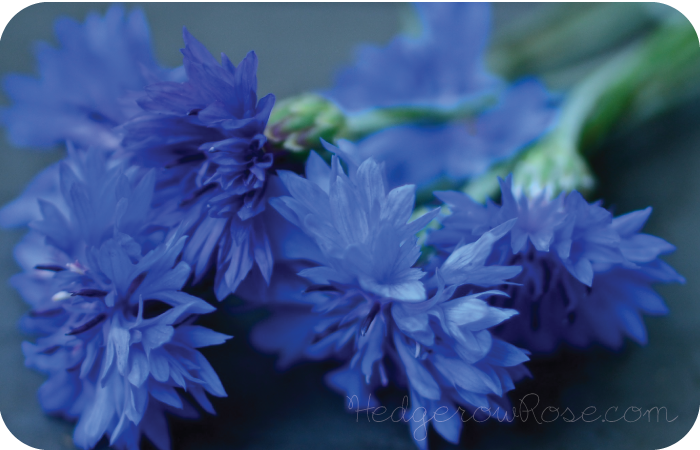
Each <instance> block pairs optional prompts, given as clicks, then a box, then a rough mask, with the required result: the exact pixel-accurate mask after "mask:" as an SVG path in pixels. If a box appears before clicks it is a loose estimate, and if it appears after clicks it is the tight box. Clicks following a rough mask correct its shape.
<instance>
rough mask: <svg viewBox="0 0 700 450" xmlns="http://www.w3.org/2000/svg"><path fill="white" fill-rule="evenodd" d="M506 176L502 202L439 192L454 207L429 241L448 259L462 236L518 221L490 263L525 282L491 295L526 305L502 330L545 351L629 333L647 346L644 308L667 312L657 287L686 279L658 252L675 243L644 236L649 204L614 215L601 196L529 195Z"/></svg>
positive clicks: (610, 342) (607, 342)
mask: <svg viewBox="0 0 700 450" xmlns="http://www.w3.org/2000/svg"><path fill="white" fill-rule="evenodd" d="M500 182H501V195H502V203H501V205H498V204H495V203H493V202H492V201H490V200H489V201H487V203H486V205H481V204H478V203H476V202H474V201H473V200H472V199H471V198H469V197H468V196H466V195H464V194H462V193H458V192H436V193H435V195H436V196H437V197H438V198H440V199H441V200H442V201H444V202H445V203H447V204H448V205H449V206H450V208H451V210H452V214H451V215H450V216H448V217H446V218H444V219H443V220H442V223H443V225H444V228H443V229H441V230H438V231H436V232H434V233H433V234H432V235H431V236H430V237H429V240H428V242H429V243H431V244H433V245H434V246H436V247H437V248H438V249H440V250H442V251H444V253H443V255H445V256H446V255H447V254H449V251H451V249H452V248H454V247H455V246H457V245H459V243H460V242H462V243H463V242H471V241H474V240H476V239H477V238H478V237H479V236H480V235H481V234H482V233H483V232H484V231H485V230H488V229H491V228H493V227H497V226H499V225H500V224H502V223H504V222H505V221H508V220H513V219H515V220H517V222H516V225H515V226H514V227H513V228H512V230H511V231H510V232H509V233H508V234H507V235H506V236H504V237H503V238H502V239H501V241H500V242H499V243H497V244H496V245H494V247H493V251H492V253H491V255H490V256H489V258H488V261H489V263H497V264H520V265H522V266H523V271H522V273H521V274H520V275H518V276H517V277H515V278H514V279H513V280H512V281H513V282H514V283H517V284H512V285H507V286H506V285H504V286H500V287H499V289H501V290H503V291H504V292H506V293H507V294H508V295H509V297H508V298H498V299H496V298H493V297H492V300H491V303H492V304H493V305H496V306H501V307H509V308H514V309H516V310H518V311H519V312H520V315H519V316H518V317H515V318H514V319H513V320H510V321H508V322H507V323H505V324H503V325H502V326H501V327H499V328H497V330H496V333H497V334H498V335H499V336H500V337H502V338H504V339H506V340H507V341H508V342H512V343H514V344H516V345H520V346H522V347H524V348H527V349H529V350H532V351H537V352H551V351H553V350H554V349H555V348H557V347H558V346H559V345H560V344H561V343H562V342H566V343H568V344H570V345H573V346H575V347H580V348H584V347H588V346H590V345H591V344H593V343H600V344H602V345H604V346H606V347H609V348H612V349H618V348H620V347H621V346H622V344H623V338H624V336H628V337H630V338H632V339H633V340H635V341H636V342H638V343H640V344H645V343H646V341H647V334H646V329H645V327H644V322H643V320H642V314H650V315H663V314H666V313H667V312H668V309H667V307H666V305H665V304H664V302H663V299H662V298H661V297H660V296H659V295H658V294H657V293H656V292H654V290H653V289H652V287H651V286H652V284H653V283H658V282H662V283H671V282H679V283H683V282H684V279H683V277H681V276H680V275H679V274H678V273H676V271H675V270H673V269H672V268H671V267H670V266H669V265H668V264H666V263H665V262H663V261H662V260H660V259H659V255H662V254H665V253H669V252H672V251H673V250H674V249H675V247H673V246H672V245H671V244H669V243H668V242H666V241H664V240H663V239H660V238H658V237H655V236H651V235H648V234H643V233H640V230H641V229H642V227H643V226H644V223H645V222H646V220H647V218H648V217H649V214H651V208H647V209H645V210H642V211H635V212H632V213H629V214H625V215H623V216H620V217H616V218H613V216H612V214H611V213H610V212H609V211H607V210H605V209H604V208H602V207H601V206H600V202H595V203H588V202H586V201H585V200H584V199H583V197H582V196H581V194H579V193H578V192H576V191H573V192H571V193H569V194H568V195H565V194H563V193H562V194H561V195H559V196H558V197H556V198H554V199H549V198H548V197H547V195H546V192H543V193H541V194H540V195H539V196H536V197H532V198H528V197H527V196H525V195H524V194H514V192H513V189H512V186H511V177H510V176H509V177H508V178H506V179H505V180H501V181H500ZM443 257H444V256H443Z"/></svg>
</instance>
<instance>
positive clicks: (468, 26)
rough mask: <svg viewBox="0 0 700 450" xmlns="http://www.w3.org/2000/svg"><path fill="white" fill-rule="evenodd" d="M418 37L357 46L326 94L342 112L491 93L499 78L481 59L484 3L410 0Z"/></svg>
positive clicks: (452, 103)
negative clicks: (353, 58)
mask: <svg viewBox="0 0 700 450" xmlns="http://www.w3.org/2000/svg"><path fill="white" fill-rule="evenodd" d="M414 7H415V8H416V12H417V13H418V16H419V19H420V22H421V28H422V30H421V34H420V36H418V37H410V36H405V35H399V36H396V37H395V38H394V39H393V40H392V41H391V42H390V43H389V44H388V45H387V46H386V47H383V48H380V47H376V46H372V45H365V46H363V47H360V48H359V51H358V54H357V58H356V62H355V64H354V65H353V66H351V67H348V68H346V69H344V70H342V71H341V72H340V73H339V74H338V77H337V79H336V83H335V86H334V87H333V88H332V89H331V90H329V91H328V92H327V93H326V94H327V96H328V97H330V98H331V99H333V100H335V101H336V102H338V104H340V105H341V106H342V107H343V108H344V109H346V110H347V111H351V112H352V111H361V110H363V109H367V108H374V107H382V108H390V107H397V106H424V107H440V108H446V109H449V108H454V107H456V106H458V105H459V104H460V103H462V102H463V101H465V100H473V99H475V98H479V97H482V96H488V95H493V94H494V93H495V92H496V91H498V90H499V89H500V88H502V87H503V81H502V80H500V79H499V78H498V77H496V76H494V75H492V74H490V73H489V72H488V71H487V70H486V67H485V64H484V54H485V51H486V45H487V43H488V35H489V29H490V22H491V20H490V19H491V17H490V16H491V10H490V6H489V5H488V4H486V3H415V4H414Z"/></svg>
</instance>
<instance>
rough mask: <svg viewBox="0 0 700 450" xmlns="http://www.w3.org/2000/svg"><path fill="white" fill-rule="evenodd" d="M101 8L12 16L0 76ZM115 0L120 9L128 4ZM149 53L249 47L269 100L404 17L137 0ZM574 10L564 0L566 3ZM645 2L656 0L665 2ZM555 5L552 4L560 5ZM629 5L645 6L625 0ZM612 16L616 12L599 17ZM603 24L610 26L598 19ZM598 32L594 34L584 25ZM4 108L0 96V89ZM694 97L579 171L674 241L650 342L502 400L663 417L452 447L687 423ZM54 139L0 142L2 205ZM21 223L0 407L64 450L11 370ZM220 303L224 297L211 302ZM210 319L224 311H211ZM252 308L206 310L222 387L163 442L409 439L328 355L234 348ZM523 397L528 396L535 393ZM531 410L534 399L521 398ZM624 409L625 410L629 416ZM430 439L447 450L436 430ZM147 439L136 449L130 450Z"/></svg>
mask: <svg viewBox="0 0 700 450" xmlns="http://www.w3.org/2000/svg"><path fill="white" fill-rule="evenodd" d="M107 6H108V5H106V4H85V3H83V4H39V5H34V6H30V7H28V8H26V9H25V10H23V11H21V12H20V13H19V14H17V15H16V16H15V17H14V18H13V19H12V21H11V22H10V23H9V25H8V26H7V28H6V29H5V31H4V33H3V35H2V39H1V40H0V75H4V74H6V73H10V72H22V73H35V64H34V57H33V53H32V43H33V42H34V41H36V40H47V41H49V42H55V41H54V39H53V32H52V22H53V20H54V19H55V18H56V17H57V16H59V15H68V16H72V17H75V18H77V19H78V20H82V19H83V18H84V16H85V14H86V13H87V12H88V11H90V10H97V11H100V12H103V11H105V10H106V8H107ZM127 7H128V8H131V7H133V5H131V4H129V5H127ZM141 7H142V8H143V9H144V10H145V12H146V15H147V17H148V19H149V22H150V24H151V29H152V34H153V40H154V46H155V53H156V56H157V58H158V60H159V61H160V62H161V63H162V64H163V65H166V66H176V65H179V64H180V63H181V55H180V53H179V49H180V48H181V46H182V45H181V44H182V40H181V28H182V26H187V27H188V29H189V30H190V32H192V34H193V35H194V36H196V37H197V38H198V39H200V40H201V41H202V42H203V43H204V44H205V45H206V46H207V47H208V48H209V49H210V50H211V51H212V53H213V54H215V55H218V54H219V53H220V52H222V51H223V52H225V53H227V54H228V55H229V57H230V58H231V60H232V61H234V62H235V61H239V60H240V59H241V58H242V57H243V56H244V55H245V53H246V52H247V51H249V50H255V51H256V52H257V54H258V58H259V60H260V64H259V69H258V79H259V90H258V92H259V94H260V96H262V95H264V94H267V93H268V92H272V93H274V94H275V95H276V96H277V98H278V99H282V98H285V97H287V96H290V95H294V94H298V93H301V92H303V91H306V90H311V89H319V88H324V87H328V86H329V85H330V84H331V81H332V76H333V73H334V71H335V70H336V69H337V68H338V67H339V66H340V65H341V64H345V63H348V62H350V61H351V58H352V55H353V53H352V51H353V48H354V46H355V45H356V44H358V43H360V42H375V43H380V44H381V43H386V42H388V40H389V39H390V38H391V37H392V36H393V35H394V34H395V33H396V32H397V31H398V30H399V26H400V20H401V19H400V18H401V17H402V16H405V11H406V9H407V8H406V6H405V5H402V4H368V3H363V4H163V3H160V4H145V5H141ZM582 7H583V6H580V5H576V4H573V5H568V6H566V8H569V9H568V10H565V11H568V13H570V14H576V13H577V11H578V9H580V8H582ZM656 7H661V8H668V7H665V6H663V5H658V6H656ZM541 8H557V6H550V5H535V4H497V5H495V17H494V20H495V33H496V35H497V36H498V35H499V33H502V32H503V30H506V29H508V28H509V27H510V26H511V25H512V24H514V23H516V22H518V20H519V19H520V18H521V17H523V16H524V15H527V14H529V13H530V12H531V11H534V10H538V9H541ZM558 8H560V10H561V8H562V7H558ZM639 8H643V6H641V5H640V6H639ZM618 20H619V21H620V23H623V22H624V20H625V17H623V16H621V17H619V18H611V21H610V23H611V24H614V23H616V21H618ZM601 26H608V25H601ZM591 33H596V30H595V29H593V30H591ZM2 101H3V103H5V104H6V102H7V99H6V98H5V97H2ZM699 118H700V101H698V100H697V98H696V99H694V100H693V99H691V100H689V101H686V102H685V103H683V104H682V105H680V106H678V107H676V108H674V109H672V110H671V111H669V112H667V113H666V114H664V115H663V116H660V117H655V118H653V119H650V120H647V121H646V122H643V123H641V124H638V125H637V126H634V127H625V129H624V131H623V130H618V131H616V132H614V133H613V134H612V135H611V136H610V137H609V138H608V139H607V140H606V141H605V142H604V143H603V144H602V146H601V147H600V148H599V149H598V152H597V153H596V155H597V156H596V157H595V158H594V161H593V167H594V169H595V171H596V174H597V175H598V177H599V181H600V184H599V189H598V191H597V192H596V198H598V197H600V198H604V199H605V205H606V206H611V205H613V206H614V207H615V210H616V214H622V213H626V212H629V211H632V210H635V209H640V208H644V207H646V206H648V205H651V206H653V207H654V213H653V214H652V216H651V219H650V221H649V223H648V225H647V227H646V228H645V231H646V232H648V233H651V234H655V235H657V236H660V237H662V238H664V239H666V240H668V241H669V242H671V243H673V244H675V245H676V246H677V247H678V250H677V252H676V253H675V254H673V255H670V256H669V257H668V258H667V261H668V262H670V263H671V264H672V265H673V266H674V267H675V268H676V269H677V270H678V271H679V272H680V273H681V274H683V275H684V276H685V277H686V278H687V280H688V282H687V284H686V285H685V286H662V287H660V288H659V291H660V292H661V293H662V294H663V295H664V297H665V298H666V300H667V303H668V305H669V307H670V309H671V314H670V315H669V316H668V317H664V318H650V319H647V321H646V323H647V326H648V331H649V341H650V344H649V345H647V346H646V347H645V348H640V347H639V346H637V345H634V344H632V343H631V342H628V343H627V345H626V348H625V350H624V351H622V352H621V353H611V352H607V351H603V350H600V349H594V350H591V351H590V352H588V353H586V354H578V353H576V352H572V351H564V352H562V353H561V354H558V355H555V356H553V357H551V358H549V359H548V360H541V361H537V362H533V363H531V364H530V368H531V369H532V371H533V373H534V374H535V375H536V376H535V379H534V380H529V381H525V382H523V383H521V384H520V385H519V386H518V388H517V390H516V391H515V392H514V393H512V395H511V398H512V399H513V400H514V402H515V403H516V404H517V401H518V399H519V398H522V397H523V396H525V395H527V394H529V393H536V394H537V395H538V396H539V398H540V407H539V408H538V412H541V411H542V409H543V408H544V407H546V406H555V407H559V408H560V410H561V411H563V410H564V409H565V408H567V407H568V408H570V409H571V410H572V411H573V412H574V413H575V414H576V415H577V416H580V414H581V412H583V410H584V409H585V408H586V407H589V406H595V407H596V408H597V410H598V413H597V414H596V415H593V416H592V417H596V416H597V415H598V414H600V413H601V412H602V413H604V412H605V411H606V410H607V409H608V408H610V407H614V406H617V407H618V408H619V409H618V411H619V414H615V413H611V417H615V418H617V417H619V416H621V415H622V414H623V413H624V411H625V410H626V409H627V408H628V407H631V406H636V407H639V408H641V409H642V410H643V411H644V410H647V409H649V408H652V407H654V406H657V407H661V406H665V407H666V408H667V409H668V419H669V420H670V419H673V418H674V417H676V416H677V419H676V420H675V421H673V422H670V423H667V422H666V421H665V420H664V415H663V414H662V415H661V418H660V420H659V423H656V420H655V419H654V418H653V419H652V421H651V423H649V422H648V419H647V418H646V417H645V418H643V419H641V420H638V421H636V422H634V423H627V422H625V421H624V420H623V421H620V422H617V423H603V422H601V421H600V420H598V421H596V422H594V423H583V422H582V421H581V420H579V421H578V422H576V423H565V422H564V421H562V420H561V419H560V420H558V421H556V422H554V423H551V424H541V425H540V424H536V423H535V422H534V421H533V420H529V421H528V422H526V423H518V424H514V425H504V424H498V423H491V422H489V423H487V424H482V425H477V424H473V423H470V424H467V425H465V431H464V433H463V435H462V443H461V446H462V447H463V448H473V449H482V448H483V449H500V448H513V447H516V446H517V447H518V448H556V449H570V450H574V449H591V448H597V449H659V448H664V447H667V446H669V445H671V444H673V443H675V442H677V441H678V440H679V439H680V438H681V437H682V436H684V435H685V434H686V433H687V431H688V430H689V429H690V428H691V426H692V424H693V423H694V421H695V419H696V417H697V415H698V408H699V407H700V349H699V348H698V346H697V342H698V341H699V338H700V327H698V324H699V319H698V317H700V315H699V313H700V302H698V291H699V290H700V285H699V284H698V282H697V279H696V274H698V258H697V256H696V255H697V251H698V250H699V249H700V238H699V233H698V232H699V231H700V227H698V225H699V224H700V202H698V200H699V196H700V178H699V177H698V174H700V152H699V151H698V148H699V147H700V127H699V126H698V125H700V119H699ZM61 155H62V153H61V151H60V150H55V151H49V152H32V151H27V150H23V149H15V148H12V147H11V146H9V144H7V143H6V141H5V139H4V137H2V138H0V204H5V203H7V202H8V201H9V200H11V199H12V198H14V197H15V196H17V195H18V194H19V193H20V192H21V190H22V189H23V187H24V186H25V185H26V183H27V182H28V181H29V180H30V179H31V177H32V176H33V175H34V174H36V173H37V172H38V171H39V170H40V169H41V168H43V167H45V166H46V165H48V164H49V163H50V162H53V161H55V160H57V159H59V158H60V157H61ZM22 234H23V231H17V230H12V231H1V232H0V299H1V300H0V301H1V302H2V303H1V306H2V313H0V367H1V368H2V369H0V412H2V417H3V419H4V421H5V423H6V424H7V426H8V428H9V429H10V430H11V431H12V433H13V434H14V435H15V436H17V437H18V438H19V439H20V440H21V441H23V442H25V443H26V444H28V445H30V446H32V447H36V448H41V449H45V450H56V449H72V448H74V447H73V444H72V439H71V436H72V428H73V427H72V424H70V423H67V422H64V421H61V420H58V419H54V418H51V417H49V416H46V415H44V414H43V412H42V411H41V408H40V407H39V404H38V402H37V400H36V391H37V389H38V387H39V385H40V384H41V383H42V381H43V377H42V376H41V375H39V374H37V373H35V372H33V371H31V370H29V369H27V368H25V367H24V365H23V360H24V358H23V356H22V353H21V350H20V343H21V342H22V340H24V339H25V338H26V337H24V336H22V335H21V334H20V333H19V331H18V330H17V327H16V323H17V320H18V318H19V317H20V316H21V315H22V314H23V313H25V312H26V311H27V310H28V308H27V306H26V305H25V304H24V303H23V302H22V300H21V299H20V297H19V295H18V294H17V293H16V292H15V291H14V290H13V289H12V288H11V287H10V286H9V284H8V283H7V282H6V280H7V279H8V278H9V277H10V276H11V275H12V274H13V273H15V272H17V271H18V267H17V265H16V264H15V262H14V260H13V257H12V248H13V246H14V244H15V243H16V242H17V241H18V240H19V239H20V237H21V236H22ZM232 306H235V305H232V304H230V302H229V303H225V304H224V305H222V309H226V308H230V307H232ZM222 317H223V319H222ZM260 317H261V313H259V312H248V313H244V314H239V315H236V316H226V315H224V314H220V315H219V317H218V318H207V319H205V320H207V321H208V322H209V324H210V325H211V326H212V327H214V328H216V329H218V330H220V331H223V332H227V333H229V334H233V335H235V338H234V339H232V340H231V341H229V342H228V343H226V344H224V345H223V346H220V347H218V348H212V349H208V350H209V351H207V352H206V353H205V354H206V356H207V357H208V358H209V359H210V361H212V363H213V365H214V367H215V368H216V369H217V371H218V372H219V374H220V376H221V378H222V380H223V382H224V386H225V388H226V390H227V392H228V394H229V397H228V398H227V399H214V406H215V407H216V409H217V411H218V413H219V414H218V416H216V417H206V418H205V420H204V421H200V422H189V421H184V420H171V429H172V435H173V447H174V449H175V450H181V449H188V450H189V449H207V450H209V449H211V450H214V449H225V448H245V449H271V448H281V449H296V448H304V449H315V448H318V449H329V448H333V449H337V450H340V449H356V448H367V449H373V448H377V449H404V448H405V449H412V448H414V446H413V443H412V441H411V438H410V434H409V433H410V432H409V430H408V426H407V425H405V424H401V423H398V424H397V423H392V422H391V421H387V422H383V423H368V422H367V419H366V417H365V418H364V419H363V418H362V416H360V420H359V421H356V416H355V415H353V414H348V413H346V412H345V411H344V409H345V407H346V406H347V405H346V403H345V401H344V399H343V397H342V396H340V395H338V394H336V393H334V392H332V391H330V390H329V389H328V388H326V387H325V385H324V383H323V374H324V373H326V372H327V371H328V370H329V369H331V368H333V367H335V366H334V364H333V363H323V364H311V363H308V364H302V365H300V366H297V367H295V368H293V369H291V370H290V371H288V372H286V373H278V372H277V371H276V370H275V368H274V362H275V358H274V357H272V356H267V355H260V354H258V353H256V352H255V351H254V350H252V349H251V348H250V346H249V344H248V340H247V334H248V331H249V330H250V327H251V325H252V324H253V323H254V322H255V321H256V320H258V319H259V318H260ZM386 394H387V398H388V400H387V401H386V402H385V403H384V404H386V405H387V406H388V407H389V408H390V410H391V409H393V407H395V406H397V404H398V403H400V398H401V395H402V394H401V393H400V392H399V391H390V392H387V393H386ZM533 398H534V397H532V396H531V397H529V399H533ZM528 404H530V405H532V403H528ZM628 418H630V419H631V420H633V419H634V418H636V415H634V414H632V413H631V412H630V413H629V415H628ZM430 442H431V448H452V447H450V446H449V445H447V444H446V443H445V442H444V441H442V440H441V439H439V438H437V437H436V436H435V435H431V437H430ZM144 447H145V446H144Z"/></svg>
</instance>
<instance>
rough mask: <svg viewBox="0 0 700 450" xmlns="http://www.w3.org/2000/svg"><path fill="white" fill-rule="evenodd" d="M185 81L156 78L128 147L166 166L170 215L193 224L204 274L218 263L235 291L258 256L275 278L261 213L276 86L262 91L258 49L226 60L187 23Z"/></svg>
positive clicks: (223, 280) (161, 188) (162, 200)
mask: <svg viewBox="0 0 700 450" xmlns="http://www.w3.org/2000/svg"><path fill="white" fill-rule="evenodd" d="M184 40H185V48H184V49H183V50H182V53H183V55H184V67H185V72H186V74H187V81H185V82H183V83H177V82H169V81H164V82H158V83H154V84H152V85H149V86H148V87H147V88H146V92H145V94H144V95H143V96H142V97H141V98H140V99H139V100H138V104H139V105H140V107H141V108H142V112H141V113H140V114H139V115H138V116H137V117H136V118H134V119H133V120H131V121H129V122H128V123H126V124H125V125H124V126H123V127H122V129H123V132H124V140H123V142H122V144H123V146H124V147H125V151H126V154H127V155H128V156H129V157H130V158H131V160H132V161H134V162H135V163H137V164H139V165H141V166H144V167H154V168H158V169H159V170H158V189H157V193H158V197H157V198H156V199H155V204H156V205H159V206H161V207H162V208H163V212H162V216H163V217H164V220H166V221H167V220H170V223H171V225H172V224H178V223H180V222H181V221H183V220H184V221H185V222H186V223H187V224H189V229H188V230H187V233H188V234H189V235H190V240H189V241H188V242H187V244H186V249H185V253H184V259H185V260H186V261H187V262H189V263H190V264H191V265H192V267H193V269H194V271H195V278H196V279H197V280H199V279H201V277H202V276H203V275H204V274H205V273H206V271H207V270H208V269H209V268H210V267H211V265H212V262H213V263H215V264H216V267H217V281H216V292H217V296H218V297H219V298H220V299H222V298H223V297H225V296H226V295H227V294H229V293H230V292H233V291H234V290H235V289H236V287H237V286H238V284H239V283H240V282H241V280H242V279H243V278H244V277H245V276H246V275H247V273H248V272H249V271H250V269H251V268H252V266H253V264H254V263H257V265H258V267H259V268H260V270H261V272H262V273H263V274H264V275H265V276H266V278H269V274H270V271H271V270H272V263H271V259H270V258H271V256H270V248H269V241H268V238H267V235H266V233H265V224H264V221H263V220H262V218H261V217H260V213H261V212H262V211H263V210H264V209H265V204H266V197H265V192H266V188H267V185H268V178H269V177H270V175H269V174H268V169H269V168H270V167H271V165H272V161H273V157H272V154H271V153H269V152H267V151H266V149H265V143H266V141H267V140H266V138H265V136H264V129H265V125H266V123H267V119H268V117H269V115H270V110H271V109H272V105H273V103H274V96H272V95H267V96H266V97H264V98H262V99H260V101H258V100H257V94H256V90H257V78H256V74H255V72H256V69H257V57H256V56H255V53H253V52H250V53H249V54H248V55H247V56H246V57H245V58H244V59H243V61H242V62H241V63H240V65H239V66H238V67H235V66H234V65H233V64H232V63H231V62H230V61H229V59H228V58H227V57H226V55H222V59H221V63H220V64H219V62H217V61H216V59H215V58H214V57H213V56H212V55H211V54H210V53H209V52H208V51H207V49H206V48H205V47H204V46H203V45H202V44H201V43H200V42H199V41H197V40H196V39H195V38H194V37H192V35H190V34H189V33H188V32H187V30H184Z"/></svg>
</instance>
